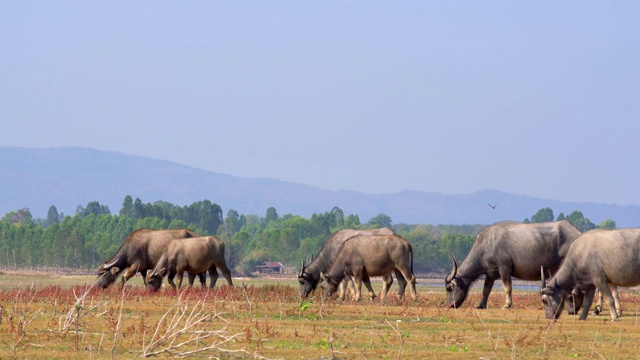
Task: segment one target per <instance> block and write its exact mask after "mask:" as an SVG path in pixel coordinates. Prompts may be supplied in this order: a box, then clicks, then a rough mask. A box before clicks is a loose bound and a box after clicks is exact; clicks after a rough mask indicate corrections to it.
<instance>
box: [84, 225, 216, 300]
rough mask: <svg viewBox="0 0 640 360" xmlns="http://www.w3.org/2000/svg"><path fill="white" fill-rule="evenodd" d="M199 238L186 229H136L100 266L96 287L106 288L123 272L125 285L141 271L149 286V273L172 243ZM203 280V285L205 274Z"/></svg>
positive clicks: (202, 276) (201, 277) (201, 278)
mask: <svg viewBox="0 0 640 360" xmlns="http://www.w3.org/2000/svg"><path fill="white" fill-rule="evenodd" d="M196 236H199V235H198V234H196V233H195V232H193V231H191V230H187V229H175V230H152V229H138V230H135V231H133V232H132V233H131V234H129V236H127V238H126V239H125V240H124V241H123V242H122V244H121V245H120V248H119V249H118V251H116V253H115V255H113V257H111V259H109V260H107V261H105V262H104V263H102V264H101V265H100V266H99V267H98V278H97V280H96V286H97V287H102V288H107V287H108V286H109V285H111V284H112V283H113V282H115V280H116V278H117V276H118V275H119V274H120V273H121V272H122V271H124V275H123V276H122V284H124V283H125V282H126V281H127V280H129V279H130V278H132V277H133V276H134V275H135V274H136V273H137V272H140V273H141V274H142V278H143V281H144V282H145V285H146V277H147V270H151V269H153V268H154V267H155V265H156V263H157V262H158V260H159V259H160V256H162V252H163V251H164V249H165V248H166V247H167V245H168V244H169V242H171V241H173V240H175V239H184V238H190V237H196ZM191 281H193V280H191ZM200 281H201V282H202V283H204V281H205V280H204V274H202V275H201V276H200Z"/></svg>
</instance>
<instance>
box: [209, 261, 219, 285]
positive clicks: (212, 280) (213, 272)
mask: <svg viewBox="0 0 640 360" xmlns="http://www.w3.org/2000/svg"><path fill="white" fill-rule="evenodd" d="M216 281H218V269H216V267H215V266H212V267H211V268H210V269H209V287H210V288H211V289H213V287H214V286H216Z"/></svg>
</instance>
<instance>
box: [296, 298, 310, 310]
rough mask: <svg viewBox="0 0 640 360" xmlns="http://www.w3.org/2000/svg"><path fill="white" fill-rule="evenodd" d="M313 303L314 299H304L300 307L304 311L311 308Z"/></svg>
mask: <svg viewBox="0 0 640 360" xmlns="http://www.w3.org/2000/svg"><path fill="white" fill-rule="evenodd" d="M311 304H313V301H311V300H303V301H302V302H300V306H299V307H298V309H299V310H300V311H301V312H302V311H305V310H307V309H308V308H309V306H310V305H311Z"/></svg>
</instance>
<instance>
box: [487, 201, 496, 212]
mask: <svg viewBox="0 0 640 360" xmlns="http://www.w3.org/2000/svg"><path fill="white" fill-rule="evenodd" d="M487 205H489V207H490V208H492V209H494V210H495V209H496V206H498V203H496V204H495V205H491V204H487Z"/></svg>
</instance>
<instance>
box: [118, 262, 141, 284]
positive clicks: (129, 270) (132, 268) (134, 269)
mask: <svg viewBox="0 0 640 360" xmlns="http://www.w3.org/2000/svg"><path fill="white" fill-rule="evenodd" d="M139 268H140V264H138V263H135V264H132V265H131V266H129V267H128V268H127V270H126V271H125V272H124V274H123V275H122V283H121V285H123V286H124V283H126V282H127V281H129V279H131V278H132V277H133V276H134V275H135V274H136V273H137V272H138V269H139ZM144 281H145V285H146V282H147V279H145V280H144Z"/></svg>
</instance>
